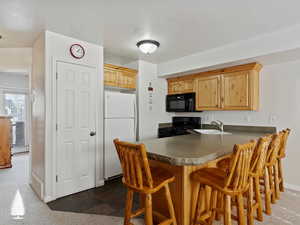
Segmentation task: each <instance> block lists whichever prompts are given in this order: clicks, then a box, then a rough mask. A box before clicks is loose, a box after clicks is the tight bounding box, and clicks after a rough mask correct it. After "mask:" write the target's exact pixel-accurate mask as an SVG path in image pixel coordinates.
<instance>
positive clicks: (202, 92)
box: [195, 76, 221, 110]
mask: <svg viewBox="0 0 300 225" xmlns="http://www.w3.org/2000/svg"><path fill="white" fill-rule="evenodd" d="M220 81H221V77H220V76H206V77H199V78H196V79H195V83H196V85H195V92H196V109H197V110H217V109H219V108H220V107H221V104H220V92H221V82H220Z"/></svg>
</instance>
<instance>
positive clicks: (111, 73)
mask: <svg viewBox="0 0 300 225" xmlns="http://www.w3.org/2000/svg"><path fill="white" fill-rule="evenodd" d="M136 77H137V71H136V70H133V69H129V68H125V67H120V66H115V65H111V64H105V65H104V85H105V86H110V87H119V88H129V89H135V88H136Z"/></svg>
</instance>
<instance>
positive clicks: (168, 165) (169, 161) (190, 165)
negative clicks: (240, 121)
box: [143, 131, 266, 225]
mask: <svg viewBox="0 0 300 225" xmlns="http://www.w3.org/2000/svg"><path fill="white" fill-rule="evenodd" d="M265 134H266V132H241V131H235V132H232V133H227V134H218V135H214V134H190V135H183V136H176V137H169V138H161V139H152V140H146V141H143V143H144V144H145V146H146V148H147V151H148V153H147V154H148V158H149V161H150V165H151V166H154V167H161V168H163V169H166V170H168V171H169V172H171V173H172V174H173V175H174V176H175V181H174V182H173V183H171V185H170V189H171V195H172V200H173V204H174V208H175V213H176V219H177V224H179V225H190V224H191V219H192V217H193V215H194V210H195V206H196V197H195V193H196V192H195V189H196V184H194V183H193V182H192V181H191V179H190V174H191V173H192V172H194V171H196V170H198V169H200V168H204V167H212V166H214V165H215V164H216V161H217V160H220V159H222V158H224V157H227V156H228V155H229V154H231V153H232V150H233V146H234V145H235V144H242V143H245V142H247V141H249V140H252V139H258V138H259V137H261V136H263V135H265ZM164 201H165V199H164V197H163V193H160V192H158V193H157V194H154V196H153V208H154V209H155V210H156V211H159V212H160V213H161V214H164V215H167V214H168V211H167V208H166V206H165V204H163V203H164Z"/></svg>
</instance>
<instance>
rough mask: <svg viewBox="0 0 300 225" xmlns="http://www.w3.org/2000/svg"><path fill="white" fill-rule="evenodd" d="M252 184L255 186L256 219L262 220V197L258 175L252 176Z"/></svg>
mask: <svg viewBox="0 0 300 225" xmlns="http://www.w3.org/2000/svg"><path fill="white" fill-rule="evenodd" d="M254 181H255V183H254V186H255V202H256V204H257V209H256V214H257V220H258V221H263V206H262V198H261V193H260V184H259V177H255V178H254Z"/></svg>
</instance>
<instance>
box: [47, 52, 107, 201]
mask: <svg viewBox="0 0 300 225" xmlns="http://www.w3.org/2000/svg"><path fill="white" fill-rule="evenodd" d="M60 62H61V63H68V64H73V65H77V66H85V67H89V68H92V69H95V72H96V81H97V83H98V84H99V85H96V92H97V93H96V95H95V98H96V99H102V98H103V71H102V70H101V69H100V68H103V66H102V63H101V62H99V65H100V66H91V65H89V64H86V63H82V62H80V61H74V60H70V59H66V58H60V57H58V58H55V57H53V58H52V68H50V69H51V72H50V74H51V77H50V78H47V77H46V79H50V82H47V81H46V82H45V83H46V84H47V83H48V84H49V85H48V86H46V96H47V94H49V95H48V96H51V98H49V99H46V102H47V101H49V104H47V103H46V105H51V106H52V107H49V108H46V127H49V130H47V129H46V133H45V135H46V136H47V137H49V138H46V139H45V146H46V151H45V187H44V189H45V192H44V193H45V196H44V202H49V201H53V200H55V199H57V197H56V196H57V194H56V169H57V163H56V157H57V149H58V142H57V132H56V123H57V80H56V73H57V63H60ZM97 75H98V76H97ZM102 121H103V105H102V104H101V101H100V100H99V101H98V102H97V103H96V125H95V127H96V135H95V138H96V141H95V142H96V149H95V187H98V186H102V185H103V184H104V179H103V162H102V161H103V152H101V151H102V150H103V132H102V131H103V122H102Z"/></svg>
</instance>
